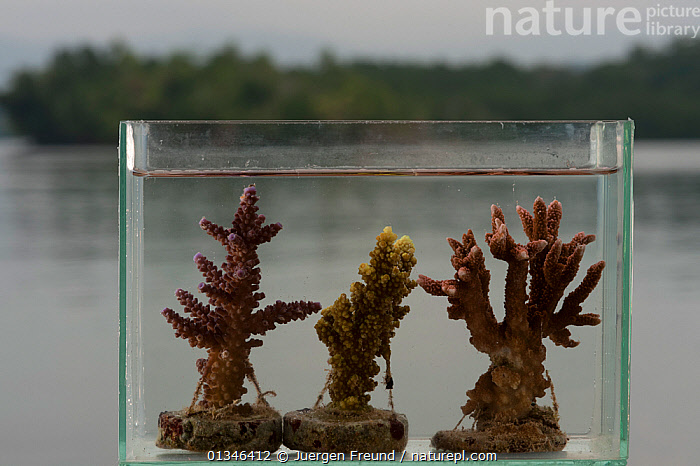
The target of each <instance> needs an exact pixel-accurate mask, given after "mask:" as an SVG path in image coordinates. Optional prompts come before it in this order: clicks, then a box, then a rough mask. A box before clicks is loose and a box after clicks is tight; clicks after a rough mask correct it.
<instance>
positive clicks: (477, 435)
mask: <svg viewBox="0 0 700 466" xmlns="http://www.w3.org/2000/svg"><path fill="white" fill-rule="evenodd" d="M566 441H567V438H566V434H565V433H564V432H562V431H561V429H560V428H559V423H558V422H557V417H556V415H555V413H554V411H553V410H552V409H551V408H540V407H539V406H534V407H533V408H532V410H531V411H530V414H529V415H528V416H527V417H525V418H523V419H519V420H517V421H510V422H497V421H490V422H484V423H483V424H482V425H479V426H478V429H476V430H472V429H462V430H441V431H439V432H438V433H436V434H435V435H434V436H433V438H432V445H433V446H434V447H435V448H437V449H438V450H447V451H462V450H464V451H469V452H476V453H527V452H543V451H560V450H563V449H564V447H565V446H566Z"/></svg>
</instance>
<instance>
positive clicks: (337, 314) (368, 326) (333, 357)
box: [316, 227, 416, 410]
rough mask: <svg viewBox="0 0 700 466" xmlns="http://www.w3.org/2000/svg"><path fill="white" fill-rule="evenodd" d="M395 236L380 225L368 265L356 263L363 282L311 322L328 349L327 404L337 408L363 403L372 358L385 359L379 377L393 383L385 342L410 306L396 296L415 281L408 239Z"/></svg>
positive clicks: (375, 368)
mask: <svg viewBox="0 0 700 466" xmlns="http://www.w3.org/2000/svg"><path fill="white" fill-rule="evenodd" d="M396 238H397V235H396V234H395V233H393V232H392V230H391V227H386V228H384V231H383V232H382V233H381V234H380V235H379V236H377V246H376V248H375V249H374V250H373V251H372V252H371V253H370V257H371V260H370V262H369V264H366V263H364V264H362V265H360V268H359V274H360V275H361V276H362V280H363V281H364V283H361V282H355V283H353V284H352V286H351V287H350V299H348V297H347V296H346V295H345V294H342V295H341V296H340V297H339V298H338V299H337V300H336V301H335V303H334V304H333V305H332V306H330V307H327V308H325V309H324V310H323V311H322V312H321V319H320V320H319V321H318V322H317V323H316V332H317V333H318V337H319V339H320V340H321V341H322V342H323V343H325V344H326V346H328V351H329V353H330V359H329V360H328V362H329V364H330V365H331V372H330V374H329V383H328V387H329V393H330V396H331V400H332V401H333V405H334V406H335V407H337V408H339V409H343V410H361V409H363V408H365V407H367V405H368V402H369V399H370V395H369V393H368V392H371V391H372V390H374V388H375V387H376V386H377V382H376V381H375V380H374V377H375V376H376V375H377V374H378V373H379V371H380V369H379V365H378V364H377V363H376V362H375V360H374V359H375V357H381V358H384V360H385V361H386V366H387V375H386V377H385V381H386V383H387V386H388V388H391V386H392V385H393V381H392V379H391V371H390V357H391V349H390V346H389V341H390V340H391V338H393V336H394V334H395V331H396V329H397V328H398V327H399V323H400V320H401V319H402V318H403V317H404V316H406V314H408V312H409V310H410V309H409V307H408V306H401V301H402V299H403V298H405V297H406V296H408V294H409V293H410V292H411V290H412V289H413V288H415V286H416V282H415V280H411V279H410V278H409V276H410V274H411V269H412V268H413V266H414V265H416V258H415V257H413V254H414V252H415V247H414V246H413V242H412V241H411V239H410V238H409V237H408V236H403V237H402V238H400V239H399V240H397V239H396Z"/></svg>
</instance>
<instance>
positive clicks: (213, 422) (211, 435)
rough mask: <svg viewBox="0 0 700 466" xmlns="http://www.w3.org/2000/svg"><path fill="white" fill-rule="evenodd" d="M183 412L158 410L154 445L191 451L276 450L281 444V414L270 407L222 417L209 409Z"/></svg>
mask: <svg viewBox="0 0 700 466" xmlns="http://www.w3.org/2000/svg"><path fill="white" fill-rule="evenodd" d="M185 411H186V410H182V411H166V412H163V413H160V416H158V439H157V440H156V446H158V447H160V448H179V449H182V450H190V451H209V450H217V451H218V450H228V451H243V450H246V451H251V450H252V451H275V450H277V449H278V448H279V447H280V445H281V444H282V416H280V414H279V413H278V412H277V411H275V410H273V409H271V408H259V407H256V408H254V409H252V410H251V412H249V413H246V414H227V415H224V416H221V417H218V416H213V415H212V414H211V413H208V412H199V413H193V414H190V415H187V414H186V413H185Z"/></svg>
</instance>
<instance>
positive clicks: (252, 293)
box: [162, 185, 321, 408]
mask: <svg viewBox="0 0 700 466" xmlns="http://www.w3.org/2000/svg"><path fill="white" fill-rule="evenodd" d="M259 199H260V198H259V197H258V195H257V191H256V188H255V186H253V185H251V186H249V187H247V188H245V189H244V191H243V195H242V196H241V198H240V206H239V208H238V211H237V212H236V214H235V218H234V220H233V225H232V227H231V228H223V227H221V226H219V225H216V224H214V223H212V222H210V221H209V220H207V219H205V218H202V220H201V221H200V222H199V225H200V226H201V227H202V229H203V230H204V231H205V232H207V234H209V235H210V236H212V237H214V238H215V239H216V240H218V241H219V242H220V243H221V244H222V245H223V246H224V247H225V248H226V252H227V255H226V260H225V262H224V263H223V264H222V265H221V266H220V267H217V266H216V265H214V263H213V262H212V261H210V260H208V259H207V258H206V257H204V256H203V255H202V254H201V253H197V254H196V255H195V256H194V262H195V264H196V265H197V268H198V269H199V271H200V272H201V273H202V275H204V277H205V282H203V283H200V285H199V291H200V292H202V293H204V294H205V295H206V296H207V297H208V298H209V299H208V304H205V303H202V302H200V301H199V300H198V299H197V298H195V297H194V296H193V295H192V293H190V292H188V291H185V290H183V289H178V290H177V291H176V292H175V296H176V297H177V299H178V301H179V302H180V304H181V305H182V306H183V307H184V308H185V312H186V313H188V314H189V315H190V316H189V317H183V316H181V315H180V314H178V313H177V312H175V311H173V310H172V309H169V308H166V309H164V310H163V311H162V314H163V316H164V317H165V318H166V319H167V321H168V323H170V324H172V326H173V328H174V329H175V336H176V337H180V338H184V339H186V340H188V341H189V343H190V346H192V347H197V348H207V352H208V357H207V358H203V359H199V360H198V361H197V370H198V371H199V373H200V374H201V375H202V379H201V381H200V386H201V388H202V400H201V401H200V406H202V407H203V408H221V407H224V406H227V405H229V404H232V403H236V402H238V401H239V400H240V399H241V397H242V396H243V394H245V393H246V391H247V390H246V388H245V387H244V386H243V383H244V380H245V378H246V377H247V378H248V379H250V380H251V381H252V382H253V383H254V384H255V385H256V388H258V387H257V382H256V380H255V375H254V372H253V366H252V365H251V363H250V360H249V355H250V350H251V349H252V348H255V347H257V346H261V345H262V340H260V339H257V338H251V336H252V335H265V333H266V332H267V331H269V330H272V329H274V328H275V326H276V325H277V324H285V323H287V322H290V321H292V320H297V319H304V318H305V317H306V316H308V315H309V314H312V313H314V312H318V311H319V310H320V309H321V304H320V303H316V302H309V301H295V302H291V303H284V302H282V301H277V302H276V303H275V304H271V305H269V306H266V307H265V308H264V309H258V310H256V309H257V308H258V306H259V301H260V300H262V299H264V298H265V294H264V293H262V292H259V291H258V289H259V285H260V268H258V264H260V260H259V259H258V254H257V248H258V245H260V244H262V243H266V242H268V241H270V240H271V239H272V238H273V237H275V235H277V233H279V231H280V230H281V229H282V225H281V224H279V223H275V224H272V225H264V226H263V223H264V222H265V216H264V215H259V214H258V213H257V211H258V207H257V206H256V205H255V203H256V202H257V201H258V200H259ZM260 395H261V394H260V393H258V396H260Z"/></svg>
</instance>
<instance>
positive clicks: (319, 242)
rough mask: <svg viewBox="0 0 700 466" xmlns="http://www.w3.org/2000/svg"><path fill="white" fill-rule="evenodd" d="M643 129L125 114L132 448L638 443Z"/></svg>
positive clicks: (448, 454)
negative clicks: (633, 427) (633, 413)
mask: <svg viewBox="0 0 700 466" xmlns="http://www.w3.org/2000/svg"><path fill="white" fill-rule="evenodd" d="M633 132H634V124H633V122H632V121H494V122H448V121H439V122H424V121H245V122H244V121H241V122H239V121H125V122H122V123H121V127H120V143H119V153H120V223H119V229H120V230H119V237H120V263H119V267H120V283H119V287H120V314H119V315H120V359H119V364H120V378H119V383H120V385H119V411H120V412H119V420H120V421H119V422H120V425H119V459H120V464H122V465H126V464H211V462H212V461H241V460H254V461H271V462H288V461H289V462H291V461H298V460H304V461H311V462H315V463H318V464H327V463H329V462H331V463H332V462H336V461H351V462H359V461H368V460H372V461H380V462H406V461H425V460H441V461H450V462H453V463H454V462H457V461H465V460H477V459H478V460H491V461H493V460H497V464H503V465H506V464H513V465H515V464H519V465H520V464H561V465H575V464H586V465H597V464H600V465H603V464H605V465H616V464H619V465H623V464H626V459H627V456H628V433H629V426H628V421H629V411H628V408H629V360H630V348H629V342H630V337H629V331H630V327H629V316H630V297H631V286H632V257H631V254H632V216H633V204H632V145H633ZM338 429H340V430H338ZM343 429H345V430H343ZM348 429H349V430H348ZM382 436H384V437H385V438H382ZM359 438H362V439H365V440H363V441H362V442H360V443H357V441H358V439H359ZM367 439H369V440H367ZM344 442H345V443H344ZM382 442H383V443H382Z"/></svg>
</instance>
